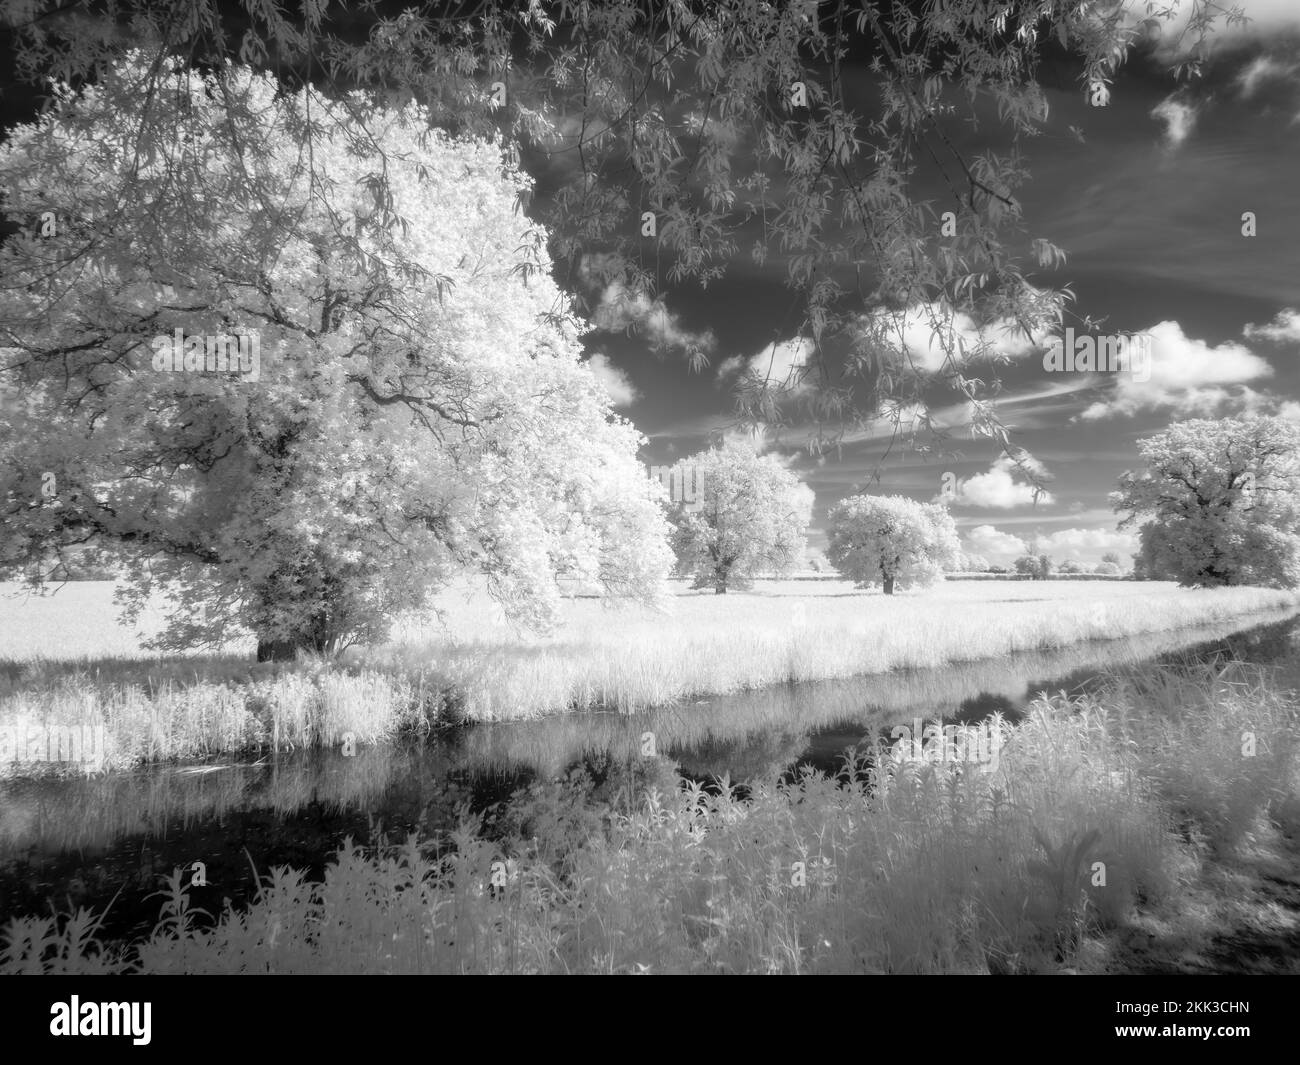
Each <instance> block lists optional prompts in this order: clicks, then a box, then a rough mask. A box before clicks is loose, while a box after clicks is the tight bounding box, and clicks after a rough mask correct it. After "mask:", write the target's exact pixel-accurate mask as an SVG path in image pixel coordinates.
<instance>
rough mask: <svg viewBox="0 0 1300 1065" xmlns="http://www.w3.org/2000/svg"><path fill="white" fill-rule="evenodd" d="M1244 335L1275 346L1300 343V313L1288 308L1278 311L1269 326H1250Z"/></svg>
mask: <svg viewBox="0 0 1300 1065" xmlns="http://www.w3.org/2000/svg"><path fill="white" fill-rule="evenodd" d="M1242 335H1243V336H1245V337H1247V338H1249V339H1251V340H1269V341H1272V342H1273V343H1274V344H1286V343H1300V311H1297V310H1294V309H1293V308H1291V307H1287V308H1286V309H1285V310H1281V311H1278V312H1277V314H1276V315H1275V316H1274V318H1273V320H1272V321H1271V322H1269V323H1268V325H1253V324H1252V325H1248V326H1246V328H1245V329H1243V330H1242Z"/></svg>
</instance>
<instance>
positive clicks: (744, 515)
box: [674, 440, 813, 594]
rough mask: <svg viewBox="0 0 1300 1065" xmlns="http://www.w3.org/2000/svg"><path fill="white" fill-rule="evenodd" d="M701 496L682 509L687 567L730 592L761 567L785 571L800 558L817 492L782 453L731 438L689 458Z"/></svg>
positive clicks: (677, 539)
mask: <svg viewBox="0 0 1300 1065" xmlns="http://www.w3.org/2000/svg"><path fill="white" fill-rule="evenodd" d="M676 469H677V470H678V471H679V475H680V477H681V478H682V479H693V483H694V484H695V486H696V488H695V491H696V494H697V496H698V499H697V501H696V504H695V506H693V507H692V508H690V509H686V508H684V507H683V508H679V509H678V510H677V512H676V515H675V520H676V531H675V535H674V544H675V547H676V552H677V561H678V568H679V571H681V572H684V573H687V574H690V575H692V576H694V577H695V579H696V586H697V587H712V588H713V590H714V591H715V592H717V593H718V594H723V593H725V592H726V591H727V589H728V588H729V587H738V586H743V585H746V584H748V582H749V581H750V579H751V578H753V576H754V575H755V574H757V573H771V574H784V573H787V572H788V571H789V570H790V569H791V568H793V567H794V565H795V564H796V563H798V562H799V561H800V560H801V559H802V558H803V554H804V548H805V546H806V544H807V541H806V535H807V531H808V525H809V523H810V522H811V521H812V507H813V491H812V489H811V488H809V487H808V486H807V485H806V484H804V483H803V482H802V481H800V480H799V478H798V477H797V476H796V475H795V474H793V473H792V472H791V471H790V470H788V469H786V467H785V466H784V465H783V464H782V463H781V461H780V459H778V458H777V457H776V456H775V455H760V454H759V453H758V451H757V450H756V449H755V448H754V446H753V445H752V444H750V443H748V442H747V441H739V440H728V441H726V442H724V443H723V444H722V446H721V447H716V448H710V449H709V450H708V451H704V452H701V453H700V454H698V455H694V456H692V457H691V458H688V459H685V460H683V461H682V462H681V463H679V464H678V466H677V467H676Z"/></svg>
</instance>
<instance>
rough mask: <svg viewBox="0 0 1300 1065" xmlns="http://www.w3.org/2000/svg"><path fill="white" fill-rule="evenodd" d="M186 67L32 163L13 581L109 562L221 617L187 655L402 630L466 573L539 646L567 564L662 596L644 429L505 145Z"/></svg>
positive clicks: (22, 139)
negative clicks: (79, 563)
mask: <svg viewBox="0 0 1300 1065" xmlns="http://www.w3.org/2000/svg"><path fill="white" fill-rule="evenodd" d="M154 63H155V59H154V58H153V57H151V56H150V55H149V54H147V53H129V54H128V56H127V57H126V58H125V59H124V60H123V61H121V62H120V63H118V64H117V65H116V66H113V67H112V68H110V69H106V70H104V71H102V72H101V74H100V77H99V78H98V80H97V81H96V83H95V84H94V85H92V86H87V87H86V88H85V89H84V90H83V91H82V92H81V93H74V92H72V91H71V90H64V91H61V92H60V95H59V99H58V102H57V104H56V105H55V106H54V107H53V108H52V109H51V110H50V112H48V113H47V114H46V115H44V116H43V117H42V118H41V119H40V121H39V123H37V124H35V125H31V126H25V127H22V128H20V129H18V130H16V131H14V132H13V133H12V134H11V135H10V137H9V139H8V141H7V143H6V144H5V145H4V146H3V148H2V149H0V181H2V182H3V185H4V187H5V188H6V189H7V190H8V196H9V198H8V203H7V205H6V206H7V209H8V210H9V211H10V213H11V214H12V215H15V216H17V217H19V218H23V219H27V220H29V222H30V226H29V228H28V229H27V230H26V231H24V232H22V233H19V234H17V235H16V236H14V237H11V238H10V239H9V240H8V241H6V243H5V245H4V247H3V249H0V274H3V276H4V278H5V279H6V280H5V286H4V288H3V290H2V291H0V359H2V360H3V362H2V365H3V371H4V372H3V373H2V374H0V402H2V403H3V406H4V410H5V418H4V419H3V422H2V423H0V506H3V512H4V529H5V535H4V538H3V540H2V541H0V563H4V564H7V565H9V566H11V567H30V566H31V565H33V564H40V563H42V562H48V561H49V560H50V559H51V558H52V557H57V555H58V553H59V552H60V551H61V549H63V548H65V547H68V546H70V545H80V544H88V543H89V544H103V545H106V546H108V547H111V548H112V549H114V550H115V551H116V552H118V553H119V554H120V555H124V556H125V558H126V559H127V560H128V562H129V565H130V571H129V576H130V578H131V580H130V584H129V588H128V592H127V598H126V604H125V605H126V606H127V608H128V616H130V614H131V613H132V612H134V611H137V610H138V609H139V608H140V606H141V604H142V603H143V601H144V598H145V597H146V596H147V595H148V594H149V593H150V592H151V591H153V590H154V589H155V588H158V589H161V590H163V591H166V592H168V593H169V594H171V595H172V596H173V598H174V599H175V601H176V602H177V604H178V605H179V604H187V605H188V606H194V605H197V604H203V606H204V609H203V610H202V611H201V612H198V613H197V614H195V613H192V612H189V611H188V608H187V609H186V610H180V611H178V613H177V614H176V615H175V616H174V618H173V623H172V625H171V627H170V629H169V630H168V633H167V634H165V637H164V640H163V643H162V646H164V647H178V646H182V645H188V644H191V643H193V642H195V641H199V642H204V641H213V640H218V639H221V638H222V637H223V636H225V635H226V634H228V633H229V631H230V628H231V626H232V625H234V626H236V627H240V626H243V627H247V628H249V629H251V630H252V631H254V632H255V633H257V635H258V636H259V639H260V641H261V651H260V652H259V653H264V654H267V655H269V654H273V653H278V652H277V648H278V649H279V650H280V651H285V650H292V649H293V648H295V647H302V646H306V647H313V648H316V649H318V650H331V649H336V648H338V647H339V646H341V645H343V644H345V643H346V642H348V641H349V640H352V639H374V638H377V637H379V636H381V635H382V633H383V631H384V629H385V628H386V626H387V623H388V622H389V621H390V620H391V619H392V618H393V617H394V616H395V615H396V614H397V613H399V612H400V611H402V610H405V609H415V608H419V607H422V606H423V605H425V604H426V602H427V598H428V595H429V593H430V592H431V591H433V590H434V589H436V588H437V587H438V586H439V585H440V584H442V583H443V582H445V581H446V580H447V579H448V577H449V576H450V575H452V574H453V573H455V572H458V571H460V570H462V569H464V568H466V567H470V568H474V569H478V570H481V571H483V572H485V573H486V574H487V575H488V579H489V584H490V587H491V590H492V591H493V592H494V593H495V594H496V596H497V598H498V599H499V600H500V601H501V602H502V603H503V604H504V605H505V607H506V609H507V611H508V612H509V613H510V614H511V615H512V616H513V617H515V618H517V619H518V620H520V621H522V622H525V623H528V624H530V625H533V626H536V627H539V628H545V627H546V626H547V625H548V624H549V623H550V621H551V619H552V617H553V615H554V611H555V607H556V604H557V602H558V596H559V593H558V589H557V584H556V581H557V579H558V578H560V577H577V578H580V579H586V580H589V581H593V582H598V583H599V584H600V585H601V586H603V587H604V588H605V589H606V590H607V591H609V592H611V593H613V594H618V595H628V596H636V597H640V598H643V599H650V600H653V599H654V598H655V597H656V596H657V595H658V594H659V592H660V590H661V589H660V585H661V581H662V578H663V576H664V575H665V574H666V572H667V569H668V567H669V565H670V562H671V555H670V552H669V549H668V546H667V540H666V536H667V526H666V523H665V522H664V520H663V518H662V516H661V514H660V512H659V508H658V506H657V505H656V503H655V496H654V494H653V493H652V492H651V490H650V488H649V486H648V484H647V482H646V479H645V477H644V474H643V473H642V471H641V469H640V466H639V464H638V463H637V461H636V452H637V449H638V447H639V446H640V445H641V443H642V438H641V437H640V435H639V434H638V433H636V431H635V430H634V429H633V428H632V426H631V425H630V424H628V423H627V422H625V421H623V420H622V419H619V418H616V417H613V416H612V415H611V414H610V411H609V401H608V397H607V396H605V394H604V393H603V392H602V390H601V388H600V386H599V385H598V383H597V381H596V378H595V376H594V375H593V374H592V373H591V372H590V371H589V370H588V369H587V368H586V367H585V365H584V364H583V363H582V361H581V348H580V343H579V333H578V325H579V323H577V322H575V321H573V320H571V319H569V318H566V317H558V318H557V317H555V316H553V315H551V313H550V312H551V309H552V307H553V305H554V303H555V300H556V296H557V289H556V286H555V283H554V281H553V280H552V278H551V275H550V272H549V269H548V268H547V267H548V265H549V264H548V263H547V261H546V259H545V248H544V247H542V248H541V249H540V250H539V251H538V252H537V255H538V257H539V258H538V259H537V263H538V267H539V268H538V269H537V270H536V271H526V270H520V269H518V263H517V261H516V256H515V251H516V249H517V247H518V246H519V245H520V243H521V242H522V241H524V240H525V239H526V233H525V230H527V229H528V228H529V226H530V224H529V223H528V221H527V219H525V218H523V217H522V216H521V215H520V214H519V213H518V211H517V204H518V199H519V196H520V195H521V194H522V193H524V192H526V191H527V189H528V187H529V180H528V178H527V177H526V176H525V175H524V174H522V173H521V172H520V171H519V169H518V167H517V165H515V164H514V163H512V162H511V161H510V159H509V157H508V153H503V150H502V147H501V146H500V144H499V143H496V142H494V141H491V140H483V139H474V138H468V139H467V138H465V137H458V138H452V137H450V136H449V135H447V134H444V133H442V132H440V131H438V130H435V129H431V128H430V123H429V116H428V114H427V113H426V112H425V111H424V110H423V108H421V107H420V106H419V105H418V104H415V103H408V104H406V105H405V106H403V107H401V108H390V107H383V106H373V105H371V104H370V103H368V102H367V101H366V100H364V99H361V98H355V97H354V98H351V99H348V100H345V101H343V102H341V103H339V104H333V103H329V102H326V101H323V100H321V99H319V98H316V97H314V96H312V95H310V94H308V93H306V92H305V91H298V92H287V91H284V90H283V87H282V86H280V85H278V84H277V83H276V82H275V81H274V79H272V78H271V77H269V76H267V75H264V74H254V73H252V72H251V71H249V70H247V69H241V68H239V67H237V66H233V65H232V66H230V67H228V68H226V69H225V70H223V72H222V76H221V77H220V78H218V77H215V76H212V77H207V76H201V75H199V74H197V73H195V72H194V71H192V70H189V69H186V68H184V67H183V66H181V65H177V66H175V67H168V69H167V73H166V75H165V76H164V77H162V78H159V77H157V76H156V75H157V71H156V70H155V69H154ZM232 114H233V115H237V116H238V120H237V121H235V122H229V121H226V118H227V116H229V115H232ZM308 128H310V131H311V135H310V137H309V138H308V137H306V136H305V133H304V131H305V130H306V129H308ZM309 159H310V164H309ZM379 169H382V170H383V171H384V174H385V181H384V183H383V187H382V189H381V188H380V187H379V186H378V185H377V184H376V183H375V181H374V180H373V177H374V174H375V173H376V171H377V170H379ZM394 217H400V219H401V223H400V224H392V223H391V219H392V218H394ZM92 221H93V225H92V224H91V223H92ZM344 235H345V236H346V240H345V239H342V237H343V236H344ZM233 337H238V344H237V345H235V348H234V350H236V351H237V354H238V356H239V357H240V359H242V361H240V360H235V361H234V362H232V361H231V359H229V358H227V355H228V354H229V353H228V352H227V351H225V350H223V348H224V347H226V346H229V343H233V341H231V338H233ZM228 342H229V343H228ZM236 363H237V365H236Z"/></svg>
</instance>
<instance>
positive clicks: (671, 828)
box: [0, 665, 1300, 973]
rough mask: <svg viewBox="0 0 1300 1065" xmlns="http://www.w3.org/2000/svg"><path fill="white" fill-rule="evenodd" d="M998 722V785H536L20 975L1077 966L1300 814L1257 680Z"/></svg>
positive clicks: (30, 926) (1121, 695)
mask: <svg viewBox="0 0 1300 1065" xmlns="http://www.w3.org/2000/svg"><path fill="white" fill-rule="evenodd" d="M999 727H1001V728H1003V729H1004V730H1005V733H1006V742H1005V745H1004V747H1003V748H1002V751H1001V756H1000V759H999V763H998V765H997V767H996V769H994V770H992V771H989V772H985V771H983V770H980V769H977V768H974V767H971V766H965V767H953V766H951V765H947V766H946V765H933V764H931V765H915V764H908V763H902V764H894V763H891V762H889V761H888V760H883V761H882V760H878V759H874V758H873V759H867V758H863V757H857V758H855V759H853V760H852V761H851V763H850V764H849V765H848V766H847V767H846V770H845V773H844V774H843V776H842V778H841V779H840V780H838V781H836V780H833V779H830V778H827V777H824V776H820V775H817V774H813V773H807V774H805V775H804V776H803V777H802V778H801V779H799V780H798V781H797V782H795V783H794V784H790V785H784V786H782V785H779V784H777V783H775V782H773V781H767V782H761V783H759V784H758V785H756V786H755V787H754V788H753V789H752V791H751V793H750V795H749V797H748V798H747V799H745V800H741V799H740V798H739V797H738V796H737V795H736V794H734V793H733V792H732V791H731V790H729V789H728V788H726V787H725V786H724V787H723V788H721V789H719V791H718V793H716V794H710V793H708V792H706V791H703V790H701V789H700V788H698V787H696V786H689V787H682V788H677V789H673V788H668V789H663V788H661V787H642V788H640V789H639V790H638V791H637V792H636V795H637V797H636V800H635V801H631V802H624V803H620V802H614V803H606V804H603V805H593V803H592V801H591V798H592V796H591V794H590V793H589V792H588V791H585V790H584V788H583V786H582V784H581V782H580V781H576V780H570V781H567V782H564V783H558V784H557V783H552V784H546V785H536V786H534V787H533V788H531V789H529V791H528V792H527V793H525V794H522V795H521V796H519V797H518V799H517V800H516V802H515V804H514V805H513V806H512V814H511V821H510V824H511V826H512V827H511V829H510V831H508V832H507V833H506V834H505V835H504V836H503V837H502V838H500V839H497V840H495V841H489V840H487V839H485V838H484V837H483V835H482V834H481V832H480V831H479V825H478V824H477V822H475V821H473V820H467V821H465V822H464V823H463V824H462V825H461V827H460V828H459V829H458V830H457V831H456V832H454V833H452V834H451V835H450V837H449V838H446V839H442V840H438V841H427V842H421V841H419V840H415V839H411V840H407V841H406V842H405V843H402V844H397V845H393V846H381V847H378V848H375V849H374V850H371V851H365V850H362V849H361V848H359V847H356V846H353V845H351V844H349V845H347V846H345V847H344V848H342V849H341V850H340V851H339V852H338V853H337V855H336V856H335V857H334V859H333V860H332V862H331V864H330V865H329V866H328V868H327V871H326V875H325V877H324V879H323V880H322V881H320V882H313V881H310V880H309V879H307V877H306V876H305V875H304V874H303V873H301V872H296V871H293V870H290V869H275V870H270V871H267V872H265V873H264V875H263V877H262V889H261V892H260V895H259V897H258V899H257V900H256V901H255V902H254V903H253V904H252V905H251V906H250V907H249V908H248V910H247V911H244V912H234V911H227V912H225V913H223V914H221V915H218V918H217V920H216V921H215V922H209V921H206V920H205V919H203V918H201V917H197V916H196V915H195V914H194V913H193V912H192V911H191V910H190V909H189V907H188V900H187V897H186V892H185V889H184V888H183V887H182V885H181V879H182V874H181V872H180V871H179V870H178V871H177V872H176V873H175V875H174V876H173V878H172V880H171V883H170V885H169V886H168V887H167V888H166V889H165V891H164V895H165V898H164V903H163V910H162V914H161V919H160V921H159V924H158V927H157V928H156V929H155V930H154V932H153V934H152V936H151V937H150V938H149V939H148V940H147V941H144V942H140V943H136V944H131V945H128V946H123V945H105V944H100V943H99V942H98V941H97V940H96V938H95V936H94V928H95V917H94V915H92V914H89V913H86V912H85V911H80V912H78V913H75V914H65V915H63V916H62V917H61V918H30V917H27V918H18V919H14V920H11V921H10V922H9V924H8V926H7V927H6V928H5V930H4V932H3V935H2V936H0V941H2V945H0V971H3V972H66V973H92V972H120V971H139V972H147V973H253V972H277V973H288V972H295V973H301V972H307V973H342V972H347V973H363V972H364V973H377V972H402V973H417V972H418V973H424V972H446V973H463V972H476V973H498V972H512V973H535V972H619V973H636V972H714V973H717V972H751V973H762V972H784V973H813V972H818V973H820V972H891V973H894V972H980V973H988V972H1032V971H1060V970H1061V969H1063V968H1073V967H1076V966H1078V964H1079V961H1080V959H1081V958H1082V959H1086V958H1089V957H1096V956H1097V953H1098V946H1099V945H1100V946H1101V952H1102V953H1103V954H1104V948H1105V944H1106V943H1108V942H1111V941H1113V940H1115V938H1116V937H1117V936H1119V935H1120V934H1122V932H1123V931H1124V930H1125V928H1127V927H1128V926H1129V925H1130V924H1131V923H1132V922H1133V921H1134V920H1135V919H1137V918H1138V917H1145V916H1146V915H1150V914H1157V915H1159V914H1166V915H1167V914H1170V913H1176V912H1177V909H1178V906H1179V903H1180V899H1181V898H1183V897H1184V896H1185V895H1186V893H1187V891H1188V890H1189V889H1191V888H1192V887H1194V886H1195V885H1196V884H1197V883H1198V882H1199V881H1200V880H1201V879H1202V878H1203V877H1204V876H1205V873H1206V869H1207V867H1208V865H1209V864H1210V863H1213V862H1214V861H1215V860H1216V858H1218V857H1220V856H1222V855H1226V854H1231V853H1233V852H1234V851H1236V850H1237V849H1239V848H1241V847H1244V846H1247V845H1249V844H1251V843H1252V842H1253V841H1257V840H1259V839H1261V838H1264V837H1266V836H1267V835H1268V833H1269V832H1270V831H1273V829H1274V826H1275V824H1276V823H1277V822H1278V821H1279V819H1281V818H1284V817H1285V816H1287V814H1286V811H1288V810H1289V811H1292V812H1293V811H1294V809H1295V802H1294V799H1295V795H1296V791H1297V766H1298V764H1300V758H1298V754H1300V728H1298V726H1297V705H1296V703H1295V701H1294V697H1293V696H1290V695H1289V694H1287V693H1283V692H1281V691H1278V690H1277V689H1275V688H1274V687H1272V685H1271V684H1270V682H1269V680H1268V676H1267V675H1266V674H1265V673H1264V672H1262V671H1259V670H1255V669H1252V668H1250V667H1245V666H1241V665H1233V666H1226V667H1219V668H1215V667H1208V666H1207V667H1199V668H1196V669H1191V670H1162V671H1160V672H1159V673H1158V674H1156V675H1154V676H1153V677H1151V678H1148V679H1145V680H1143V679H1137V680H1133V679H1125V680H1117V681H1115V682H1114V683H1113V684H1112V685H1111V686H1110V687H1109V688H1107V689H1106V690H1104V691H1103V692H1101V693H1100V694H1098V695H1096V696H1089V697H1082V698H1077V699H1068V698H1066V697H1064V696H1057V697H1054V698H1043V699H1040V700H1039V701H1038V702H1037V703H1035V705H1034V707H1033V708H1032V712H1031V713H1030V714H1029V715H1028V716H1027V718H1026V719H1025V720H1024V721H1023V722H1022V723H1021V724H1019V725H1017V726H1014V727H1013V726H1007V725H1005V724H1001V725H1000V726H999ZM1244 732H1249V733H1251V734H1253V735H1254V737H1255V738H1256V740H1257V741H1258V742H1257V743H1256V744H1255V746H1254V747H1253V748H1251V750H1250V753H1247V751H1246V748H1245V747H1243V744H1242V734H1243V733H1244ZM635 768H636V773H637V774H638V776H637V779H641V780H644V779H646V778H654V777H655V770H654V767H653V766H651V765H648V764H644V763H643V764H642V765H640V766H638V767H635Z"/></svg>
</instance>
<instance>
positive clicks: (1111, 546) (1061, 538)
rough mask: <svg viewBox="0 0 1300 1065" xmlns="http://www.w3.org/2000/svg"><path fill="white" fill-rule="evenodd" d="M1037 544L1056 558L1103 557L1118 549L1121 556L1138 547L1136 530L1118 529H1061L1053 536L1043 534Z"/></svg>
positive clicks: (1046, 553)
mask: <svg viewBox="0 0 1300 1065" xmlns="http://www.w3.org/2000/svg"><path fill="white" fill-rule="evenodd" d="M1034 547H1035V548H1036V549H1037V550H1038V551H1039V552H1040V553H1042V554H1045V555H1051V556H1052V557H1053V558H1056V559H1062V558H1080V559H1081V558H1084V557H1085V556H1087V557H1090V558H1091V559H1092V560H1093V561H1098V562H1099V561H1101V556H1102V555H1104V554H1106V553H1107V552H1110V551H1114V552H1115V553H1116V554H1117V555H1119V556H1120V557H1121V558H1126V557H1128V556H1129V555H1132V554H1135V553H1136V552H1137V549H1138V538H1137V534H1136V533H1130V532H1119V531H1117V530H1114V529H1058V530H1057V531H1056V532H1054V533H1052V534H1051V535H1050V536H1040V537H1038V538H1037V539H1036V540H1035V541H1034Z"/></svg>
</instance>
